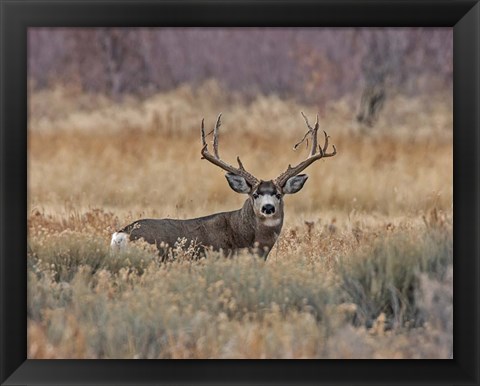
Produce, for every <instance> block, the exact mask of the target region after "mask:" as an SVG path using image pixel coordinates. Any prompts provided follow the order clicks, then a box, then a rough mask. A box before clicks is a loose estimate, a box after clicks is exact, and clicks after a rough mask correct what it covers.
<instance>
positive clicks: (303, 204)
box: [27, 83, 453, 358]
mask: <svg viewBox="0 0 480 386" xmlns="http://www.w3.org/2000/svg"><path fill="white" fill-rule="evenodd" d="M29 106H30V116H29V143H28V146H29V169H28V176H29V182H28V183H29V215H28V219H27V220H28V230H29V244H28V252H27V259H28V280H29V281H28V292H29V296H28V356H29V358H447V357H448V356H449V355H450V353H451V350H452V344H453V337H452V315H453V311H452V307H453V304H452V297H453V295H452V274H453V272H452V264H453V252H452V243H453V241H452V240H453V237H452V214H453V199H452V195H453V187H452V186H453V185H452V179H453V172H452V168H453V161H452V106H451V98H449V97H448V96H447V97H442V96H436V97H431V98H420V97H417V98H407V97H402V96H393V97H391V98H390V99H389V100H388V102H387V104H386V106H385V110H384V111H383V114H382V116H381V117H380V120H379V122H378V124H377V126H376V127H375V128H374V129H372V130H371V131H370V132H368V133H364V132H362V131H361V130H359V129H358V128H357V127H356V126H355V124H354V123H353V120H352V117H354V111H352V110H353V108H352V105H351V103H350V102H349V101H347V100H340V101H335V102H332V103H330V104H328V105H326V106H324V108H323V110H322V111H321V112H320V117H321V119H320V122H321V128H322V129H325V130H326V131H327V132H328V134H329V135H330V136H331V141H332V143H334V144H335V145H336V147H337V150H338V154H337V156H335V157H333V158H329V159H325V160H323V161H320V162H318V163H316V164H314V165H313V166H311V167H310V168H309V169H308V170H307V173H308V175H309V177H310V178H309V180H308V181H307V183H306V184H305V187H304V188H303V190H302V191H301V192H299V193H298V194H296V195H293V196H291V197H287V198H286V203H285V206H286V213H285V223H284V227H283V230H282V234H281V236H280V239H279V241H278V243H277V245H276V246H275V247H274V248H273V250H272V252H271V253H270V256H269V258H268V260H267V262H266V263H264V262H263V261H259V260H257V259H255V258H254V257H252V256H249V255H248V254H241V255H240V256H239V257H237V258H234V259H225V258H222V257H220V256H217V255H215V254H211V255H210V256H208V258H207V259H203V260H200V261H192V259H191V258H190V255H189V251H188V250H186V251H182V250H180V249H179V250H178V251H177V253H176V255H175V259H174V260H173V261H170V262H168V263H160V262H159V261H158V258H157V256H156V254H155V253H154V252H152V250H151V249H149V248H145V246H143V245H138V246H136V247H134V248H132V249H131V250H128V251H126V252H124V253H123V254H120V255H117V256H112V255H111V253H110V251H109V241H110V236H111V233H112V232H114V231H115V230H117V229H118V228H120V227H122V226H124V225H126V224H128V223H129V222H131V221H133V220H135V219H138V218H141V217H158V218H161V217H169V218H191V217H197V216H202V215H207V214H210V213H214V212H217V211H224V210H234V209H238V208H239V207H240V206H241V205H242V204H243V201H244V199H245V197H244V196H241V195H239V194H236V193H234V192H233V191H231V190H230V188H229V187H228V184H227V183H226V180H225V178H224V176H223V173H222V172H221V171H220V170H219V169H218V168H215V167H214V166H213V165H211V164H209V163H208V162H206V161H201V160H200V148H201V146H200V122H201V119H202V117H204V118H205V120H206V123H207V126H208V125H210V126H212V127H213V124H214V121H215V118H216V116H217V115H218V113H219V112H222V113H223V125H222V128H221V138H220V153H221V156H222V158H224V159H225V160H227V161H229V162H233V161H234V160H235V157H236V156H237V155H240V156H241V158H242V161H243V163H244V164H245V166H246V168H247V169H248V170H250V171H251V172H252V173H254V174H255V175H257V176H258V177H260V178H264V179H270V178H274V177H276V176H277V175H278V174H280V172H282V171H283V170H284V168H285V167H286V166H287V165H288V164H289V163H296V162H298V161H300V160H301V159H302V158H304V157H305V156H306V152H307V151H306V150H305V148H301V149H298V150H297V151H296V152H294V151H293V150H292V146H293V144H294V143H296V142H297V141H298V140H299V139H301V138H302V136H303V134H304V133H305V131H306V128H305V124H304V121H303V119H302V117H301V115H300V111H304V112H305V113H306V114H307V115H309V116H310V117H311V120H314V114H315V113H316V109H315V107H312V106H303V105H300V104H298V103H296V102H294V101H283V100H280V99H278V98H276V97H275V96H259V97H258V98H257V99H255V100H253V101H250V102H244V101H242V100H241V98H239V97H238V96H235V95H230V94H227V93H225V92H223V91H222V90H221V89H219V88H218V87H217V86H216V85H215V84H214V83H207V84H205V85H204V86H202V87H201V88H200V89H198V90H192V89H190V88H188V87H181V88H179V89H177V90H174V91H172V92H170V93H165V94H159V95H156V96H153V97H151V98H149V99H147V100H143V101H140V100H137V99H135V98H126V99H125V100H124V101H122V102H121V103H114V102H112V101H110V100H109V99H108V98H106V97H102V96H98V95H86V94H83V93H80V92H78V91H77V90H74V89H64V88H55V89H52V90H49V91H42V92H35V93H31V95H30V100H29Z"/></svg>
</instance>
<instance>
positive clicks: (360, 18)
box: [0, 0, 480, 385]
mask: <svg viewBox="0 0 480 386" xmlns="http://www.w3.org/2000/svg"><path fill="white" fill-rule="evenodd" d="M0 18H1V19H0V25H1V83H0V84H1V112H0V117H1V131H0V144H1V167H0V173H1V174H0V208H1V210H0V215H1V222H0V248H1V249H0V253H1V261H0V263H1V265H0V274H1V325H0V326H1V331H0V338H1V352H0V358H1V359H0V382H1V384H2V385H26V384H34V385H35V384H38V385H40V384H42V385H45V384H52V385H69V384H77V385H80V384H96V385H99V384H125V385H128V384H159V385H160V384H222V385H223V384H226V385H228V384H255V385H260V384H265V385H267V384H271V385H287V384H288V385H290V384H291V385H293V384H346V383H348V384H382V385H387V384H397V385H399V384H429V385H433V384H438V385H440V384H455V385H477V384H479V379H480V377H479V369H478V363H480V361H479V325H480V323H479V322H480V321H479V317H478V304H479V293H480V291H479V282H480V280H479V242H478V237H479V235H480V233H479V226H478V225H479V181H480V175H479V158H478V149H479V148H480V146H479V145H480V142H479V121H480V115H479V111H480V109H479V107H480V98H479V93H480V91H479V87H480V86H479V84H480V83H479V82H480V76H479V73H480V58H479V55H480V4H479V3H478V2H477V1H473V0H457V1H453V0H436V1H434V0H417V1H411V0H393V1H391V0H390V1H387V0H373V1H372V0H369V1H363V0H347V1H345V0H336V1H335V0H330V1H306V0H299V1H294V0H287V1H266V0H257V1H251V0H248V1H247V0H245V1H238V0H230V1H225V2H220V1H215V0H198V1H192V0H186V1H176V2H174V1H155V2H153V1H134V0H127V1H122V0H119V1H55V0H53V1H52V0H50V1H49V0H37V1H19V0H1V8H0ZM40 26H49V27H56V26H85V27H86V26H89V27H93V26H103V27H105V26H143V27H146V26H406V27H414V26H450V27H453V28H454V141H453V149H454V256H455V263H454V264H455V270H454V359H453V360H403V361H393V360H392V361H390V360H389V361H344V360H333V361H332V360H329V361H320V360H318V361H317V360H288V361H287V360H283V361H280V360H264V361H253V360H241V361H236V360H225V361H216V360H210V361H207V360H196V361H183V360H164V361H163V360H160V361H153V360H150V361H149V360H142V361H133V360H132V361H129V360H122V361H119V360H108V361H107V360H48V361H46V360H27V359H26V350H27V341H26V331H27V326H26V320H27V318H26V296H27V284H26V272H27V269H26V258H25V248H26V241H27V225H26V219H27V195H28V193H27V166H28V162H27V114H28V108H27V80H26V76H27V29H28V27H40Z"/></svg>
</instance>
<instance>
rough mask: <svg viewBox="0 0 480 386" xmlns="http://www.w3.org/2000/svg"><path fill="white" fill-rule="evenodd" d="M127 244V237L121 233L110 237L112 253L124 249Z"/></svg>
mask: <svg viewBox="0 0 480 386" xmlns="http://www.w3.org/2000/svg"><path fill="white" fill-rule="evenodd" d="M127 243H128V235H127V234H126V233H123V232H115V233H114V234H113V235H112V241H111V242H110V248H112V250H113V251H115V252H118V251H120V250H122V249H125V247H126V246H127Z"/></svg>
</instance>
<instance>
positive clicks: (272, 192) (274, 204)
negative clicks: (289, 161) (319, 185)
mask: <svg viewBox="0 0 480 386" xmlns="http://www.w3.org/2000/svg"><path fill="white" fill-rule="evenodd" d="M221 116H222V115H221V114H220V115H219V116H218V119H217V122H216V124H215V127H214V129H213V130H212V132H213V154H211V153H210V152H209V151H208V144H207V142H206V139H205V138H206V135H205V126H204V120H202V128H201V136H202V145H203V147H202V151H201V154H202V159H206V160H207V161H210V162H211V163H213V164H214V165H216V166H218V167H220V168H222V169H223V170H225V171H226V172H227V174H226V176H225V177H226V178H227V181H228V184H229V185H230V187H231V188H232V189H233V190H234V191H235V192H237V193H243V194H248V196H249V199H250V201H251V204H252V207H253V210H254V213H255V215H256V217H257V218H258V219H259V220H261V221H262V222H264V223H270V224H275V221H274V220H275V219H278V222H279V223H280V220H283V196H284V195H285V194H294V193H297V192H298V191H300V190H301V189H302V188H303V185H304V184H305V181H306V180H307V178H308V176H307V175H306V174H300V173H301V172H302V171H303V170H305V169H306V168H307V167H308V166H310V165H311V164H312V163H314V162H315V161H318V160H319V159H322V158H327V157H333V156H334V155H335V154H336V153H337V150H336V149H335V146H333V151H332V152H331V153H328V152H327V149H328V138H329V137H328V135H327V133H326V132H324V135H325V141H324V144H323V146H320V145H318V140H317V134H318V128H319V123H318V115H317V120H316V122H315V126H314V127H312V126H311V125H310V123H309V122H308V119H307V117H306V116H305V114H303V113H302V116H303V118H304V119H305V123H306V124H307V127H308V131H307V133H306V134H305V135H304V137H303V139H302V140H301V141H300V142H298V143H297V144H295V146H294V148H293V149H294V150H296V149H297V148H298V146H299V145H300V144H301V143H302V142H304V141H305V140H308V137H310V138H311V149H310V153H309V155H308V157H307V159H305V160H304V161H303V162H301V163H299V164H298V165H296V166H293V167H292V166H291V165H288V168H287V170H286V171H285V172H283V173H282V174H280V175H279V176H278V177H277V178H275V179H273V180H269V181H264V180H259V179H258V178H256V177H255V176H253V175H252V174H251V173H249V172H247V171H246V170H245V168H244V166H243V164H242V161H241V160H240V157H237V163H238V167H234V166H232V165H229V164H227V163H226V162H224V161H222V160H221V159H220V156H219V154H218V131H219V128H220V125H221V120H220V119H221ZM212 132H210V133H209V134H208V135H210V134H211V133H212Z"/></svg>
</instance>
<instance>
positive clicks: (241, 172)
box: [201, 114, 260, 186]
mask: <svg viewBox="0 0 480 386" xmlns="http://www.w3.org/2000/svg"><path fill="white" fill-rule="evenodd" d="M221 117H222V114H220V115H219V116H218V119H217V123H216V124H215V128H214V129H213V154H214V155H212V154H210V152H209V151H208V144H207V141H206V140H205V126H204V120H203V119H202V145H203V147H202V152H201V153H202V159H206V160H207V161H210V162H211V163H212V164H214V165H217V166H219V167H221V168H222V169H223V170H226V171H227V172H229V173H233V174H236V175H237V176H242V177H243V178H245V180H246V181H247V182H248V183H249V185H250V186H255V185H257V184H258V183H259V182H260V181H259V180H258V179H257V178H256V177H254V176H253V175H252V174H250V173H249V172H247V171H246V170H245V168H244V167H243V164H242V161H240V157H237V162H238V168H235V167H233V166H231V165H229V164H227V163H226V162H224V161H222V160H221V159H220V157H219V155H218V129H219V128H220V125H221V122H220V118H221ZM211 133H212V132H210V133H208V134H207V135H210V134H211Z"/></svg>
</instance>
